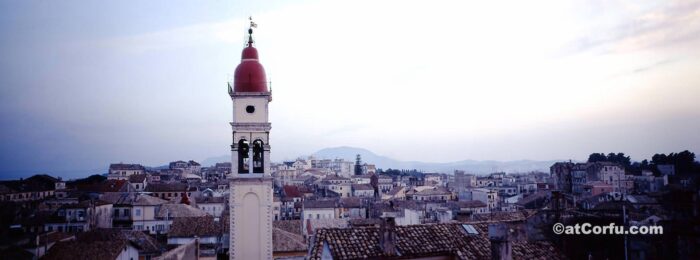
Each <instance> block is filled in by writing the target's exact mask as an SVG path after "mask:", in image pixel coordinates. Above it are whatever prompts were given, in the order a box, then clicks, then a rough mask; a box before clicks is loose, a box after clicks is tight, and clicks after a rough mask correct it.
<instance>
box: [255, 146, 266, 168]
mask: <svg viewBox="0 0 700 260" xmlns="http://www.w3.org/2000/svg"><path fill="white" fill-rule="evenodd" d="M264 153H265V151H264V149H263V141H262V140H260V139H257V140H255V141H253V173H264V172H265V167H264V165H265V162H264V160H265V156H264Z"/></svg>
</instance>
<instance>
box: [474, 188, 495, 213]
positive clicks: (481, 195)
mask: <svg viewBox="0 0 700 260" xmlns="http://www.w3.org/2000/svg"><path fill="white" fill-rule="evenodd" d="M471 199H472V200H478V201H481V202H483V203H484V204H486V205H487V206H488V208H489V210H493V209H495V208H496V207H498V192H496V191H495V190H490V189H483V188H478V189H471Z"/></svg>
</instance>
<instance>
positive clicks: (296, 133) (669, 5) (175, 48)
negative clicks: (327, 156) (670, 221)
mask: <svg viewBox="0 0 700 260" xmlns="http://www.w3.org/2000/svg"><path fill="white" fill-rule="evenodd" d="M250 15H252V16H253V19H254V20H255V21H256V23H257V24H258V25H259V27H258V28H257V29H256V30H255V35H254V36H255V39H256V47H257V48H258V50H259V52H260V59H261V63H262V64H263V66H264V67H265V69H266V71H267V75H268V80H271V81H272V87H273V102H272V103H271V104H270V121H271V122H272V130H271V140H270V145H271V146H272V151H271V155H272V160H273V161H283V160H291V159H294V158H296V157H298V156H303V155H308V154H311V153H313V152H315V151H317V150H320V149H323V148H327V147H337V146H351V147H361V148H365V149H368V150H370V151H372V152H374V153H376V154H379V155H384V156H388V157H391V158H394V159H397V160H402V161H425V162H452V161H459V160H465V159H473V160H496V161H514V160H523V159H527V160H537V161H546V160H557V159H563V160H568V159H573V160H578V161H583V160H586V159H587V156H588V155H589V154H591V153H598V152H603V153H609V152H616V153H617V152H623V153H625V154H627V155H629V156H631V157H632V160H634V161H641V160H643V159H649V158H651V156H652V155H653V154H654V153H671V152H680V151H683V150H689V151H691V152H696V151H700V138H697V133H699V132H700V120H698V119H699V118H700V102H698V100H700V86H698V84H699V83H700V73H698V72H697V71H698V70H697V68H699V67H700V59H698V58H700V1H632V0H630V1H624V0H621V1H583V0H569V1H560V0H548V1H542V2H537V3H532V2H510V1H477V2H462V1H431V2H429V3H424V2H414V1H364V0H363V1H340V2H335V1H334V2H322V1H269V2H267V1H266V2H265V3H264V5H254V4H252V3H247V2H242V1H241V2H239V1H202V2H189V1H148V2H141V1H60V2H59V1H0V36H2V37H0V55H2V57H3V59H0V86H1V87H0V120H1V121H2V124H0V133H1V135H0V142H1V144H2V145H1V147H0V179H5V177H6V176H10V175H11V174H17V173H26V174H27V176H28V175H32V174H34V173H49V174H52V175H60V173H71V172H89V171H92V170H95V171H98V170H101V169H105V168H106V167H108V165H109V164H110V163H115V162H125V163H141V164H144V165H149V166H158V165H164V164H167V162H170V161H174V160H189V159H194V160H199V161H201V160H205V159H207V158H211V157H217V156H221V155H226V154H228V153H230V144H231V135H230V131H231V128H230V125H229V124H228V123H229V122H230V121H231V117H232V115H231V114H232V111H231V99H230V97H229V96H228V93H227V92H226V91H227V89H226V82H227V80H229V78H230V77H231V75H232V74H233V71H234V69H235V68H236V66H237V65H238V63H239V62H240V51H241V49H242V48H243V46H244V39H245V34H246V29H247V27H246V24H247V19H248V17H249V16H250Z"/></svg>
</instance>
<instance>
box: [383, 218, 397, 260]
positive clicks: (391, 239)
mask: <svg viewBox="0 0 700 260" xmlns="http://www.w3.org/2000/svg"><path fill="white" fill-rule="evenodd" d="M395 215H396V214H395V213H394V212H385V213H384V214H383V216H382V218H381V219H382V222H381V224H380V226H379V247H381V248H382V252H383V253H384V254H385V255H387V256H393V255H396V221H395V219H394V218H395V217H396V216H395Z"/></svg>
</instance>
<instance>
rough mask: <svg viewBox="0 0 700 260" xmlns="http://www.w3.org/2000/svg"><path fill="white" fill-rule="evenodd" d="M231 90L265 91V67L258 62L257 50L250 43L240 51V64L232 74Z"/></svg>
mask: <svg viewBox="0 0 700 260" xmlns="http://www.w3.org/2000/svg"><path fill="white" fill-rule="evenodd" d="M251 43H252V42H251ZM233 91H234V92H267V79H266V77H265V69H264V68H263V66H262V64H260V62H258V50H256V49H255V47H253V46H251V45H250V44H249V45H248V47H245V48H244V49H243V53H241V64H239V65H238V67H236V72H235V73H234V76H233Z"/></svg>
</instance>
